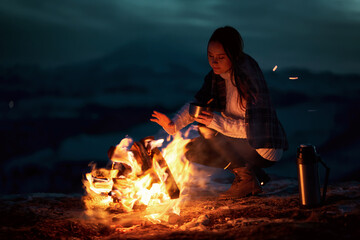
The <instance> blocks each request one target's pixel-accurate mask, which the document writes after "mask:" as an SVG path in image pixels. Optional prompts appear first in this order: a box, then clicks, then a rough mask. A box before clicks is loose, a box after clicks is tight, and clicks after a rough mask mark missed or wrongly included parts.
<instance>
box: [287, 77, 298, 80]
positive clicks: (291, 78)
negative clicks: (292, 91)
mask: <svg viewBox="0 0 360 240" xmlns="http://www.w3.org/2000/svg"><path fill="white" fill-rule="evenodd" d="M289 79H290V80H297V79H299V77H289Z"/></svg>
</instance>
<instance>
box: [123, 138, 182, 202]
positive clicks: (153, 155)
mask: <svg viewBox="0 0 360 240" xmlns="http://www.w3.org/2000/svg"><path fill="white" fill-rule="evenodd" d="M153 140H154V137H146V138H144V139H142V140H141V141H140V142H137V143H136V144H134V145H133V146H135V148H136V149H140V151H141V154H140V155H141V157H142V162H143V164H144V165H145V166H146V167H147V168H148V169H150V168H151V169H153V168H154V167H157V166H158V167H160V168H161V169H163V171H164V173H165V176H164V177H160V176H154V178H153V179H159V180H161V181H162V182H164V183H165V186H166V191H167V192H168V194H169V196H170V198H171V199H176V198H179V196H180V190H179V188H178V186H177V184H176V182H175V179H174V176H173V175H172V173H171V171H170V168H169V166H168V165H167V163H166V160H165V159H164V157H163V156H162V154H161V152H160V150H159V149H158V148H157V147H152V146H151V141H153ZM130 150H131V149H130ZM134 155H135V153H134ZM138 156H139V155H138ZM135 158H136V155H135ZM145 162H146V163H147V164H146V163H145ZM154 164H157V166H154ZM144 165H143V166H144ZM153 173H155V172H153ZM156 175H157V174H156ZM152 176H153V175H152Z"/></svg>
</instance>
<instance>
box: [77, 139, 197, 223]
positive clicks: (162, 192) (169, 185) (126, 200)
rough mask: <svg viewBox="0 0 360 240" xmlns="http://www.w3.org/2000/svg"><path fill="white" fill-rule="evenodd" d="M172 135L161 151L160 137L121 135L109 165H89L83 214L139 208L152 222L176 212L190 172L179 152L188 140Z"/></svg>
mask: <svg viewBox="0 0 360 240" xmlns="http://www.w3.org/2000/svg"><path fill="white" fill-rule="evenodd" d="M173 137H174V138H173V140H172V142H170V143H169V144H168V145H167V146H166V148H163V149H162V152H160V150H159V149H158V147H161V146H162V144H163V142H164V140H163V139H160V140H154V139H152V138H145V139H143V140H142V141H141V142H134V141H133V140H132V139H131V138H124V139H123V140H122V141H121V142H120V143H119V144H118V145H117V146H116V148H115V149H113V150H114V151H113V152H112V154H111V161H112V167H111V169H104V168H101V169H97V168H95V167H93V170H92V171H91V173H87V174H86V179H85V180H84V181H83V183H84V186H85V188H86V191H87V196H86V197H84V203H85V206H86V208H87V214H88V215H94V214H95V211H96V210H109V209H112V210H116V211H117V212H119V213H127V212H133V211H141V212H143V215H142V217H143V218H144V219H147V220H148V221H151V222H152V223H160V222H161V221H168V219H169V215H170V214H177V215H179V214H180V203H181V202H182V200H183V199H184V197H185V195H184V192H183V190H184V189H185V187H186V184H187V183H188V181H189V179H190V173H191V171H190V167H189V162H188V161H187V160H186V159H185V157H184V152H183V151H184V149H185V145H186V144H187V143H188V142H189V140H188V139H183V138H182V137H181V134H177V135H175V136H173ZM96 215H97V216H98V215H99V214H98V213H96Z"/></svg>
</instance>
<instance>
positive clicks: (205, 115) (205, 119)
mask: <svg viewBox="0 0 360 240" xmlns="http://www.w3.org/2000/svg"><path fill="white" fill-rule="evenodd" d="M213 117H214V113H213V112H210V111H201V113H200V115H199V116H198V117H197V118H195V121H197V122H199V123H202V124H204V125H205V126H208V125H209V124H210V123H211V121H212V120H213Z"/></svg>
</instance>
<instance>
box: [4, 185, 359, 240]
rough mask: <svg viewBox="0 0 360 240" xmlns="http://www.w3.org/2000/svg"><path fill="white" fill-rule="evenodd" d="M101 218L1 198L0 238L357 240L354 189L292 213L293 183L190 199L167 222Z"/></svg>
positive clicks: (58, 204) (336, 188)
mask: <svg viewBox="0 0 360 240" xmlns="http://www.w3.org/2000/svg"><path fill="white" fill-rule="evenodd" d="M195 196H197V197H195ZM108 214H109V215H108V218H107V222H104V221H103V220H100V219H96V218H93V217H88V216H87V215H86V214H85V209H84V204H83V202H82V196H74V195H62V194H29V195H16V196H14V195H12V196H2V197H1V199H0V223H1V224H0V225H1V227H0V239H306V238H307V239H359V237H360V228H359V226H360V225H359V221H360V183H359V182H343V183H338V184H332V185H330V186H329V189H328V197H327V200H326V203H325V205H323V206H321V207H318V208H313V209H306V208H301V207H299V196H298V193H297V184H296V181H295V180H291V179H282V180H275V181H272V182H270V183H269V184H268V185H267V186H265V187H264V192H263V193H262V194H260V195H258V196H252V197H247V198H243V199H240V200H223V201H217V200H216V198H215V197H214V196H213V195H209V194H206V193H203V194H194V195H193V197H192V198H191V199H190V201H187V202H185V203H184V204H183V206H182V208H181V214H180V216H177V215H173V216H170V217H169V220H168V221H167V222H160V223H152V222H150V221H148V220H146V219H143V218H141V217H138V218H137V217H136V216H138V215H139V216H140V214H141V212H140V211H138V212H133V213H130V214H129V213H120V214H119V213H111V212H109V213H108ZM129 216H131V219H132V220H131V221H130V220H129V221H124V219H127V217H129Z"/></svg>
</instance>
